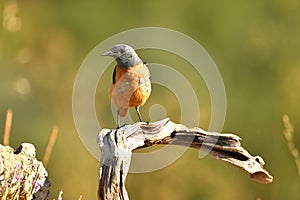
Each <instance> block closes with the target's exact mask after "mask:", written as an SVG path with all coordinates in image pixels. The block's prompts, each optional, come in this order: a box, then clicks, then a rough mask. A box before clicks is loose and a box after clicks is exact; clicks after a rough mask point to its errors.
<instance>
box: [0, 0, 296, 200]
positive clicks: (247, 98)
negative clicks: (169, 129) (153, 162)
mask: <svg viewBox="0 0 300 200" xmlns="http://www.w3.org/2000/svg"><path fill="white" fill-rule="evenodd" d="M0 12H1V17H0V19H1V32H0V34H1V35H0V80H1V82H0V83H1V84H0V122H1V123H0V130H1V131H0V136H1V138H2V136H3V131H2V130H4V124H5V115H6V111H7V109H8V108H12V109H13V112H14V114H13V125H12V131H11V146H13V147H17V146H18V145H19V144H20V143H22V142H31V143H33V144H35V146H36V148H37V154H38V158H39V159H42V158H43V154H44V151H45V148H46V144H47V141H48V137H49V135H50V131H51V128H52V127H53V125H57V126H58V127H59V134H58V137H57V140H56V144H55V147H54V150H53V153H52V157H51V159H50V162H49V164H48V166H47V170H48V172H49V176H50V179H51V182H52V187H51V197H52V198H55V197H56V196H57V195H58V193H59V190H60V189H61V188H63V190H64V199H78V197H79V196H80V195H83V199H96V191H97V179H98V170H99V162H98V161H97V160H96V159H95V158H93V157H92V156H91V155H90V154H89V153H88V152H87V150H86V149H85V148H84V146H83V145H82V143H81V141H80V139H79V137H78V134H77V132H76V129H75V125H74V122H73V118H72V89H73V83H74V80H75V77H76V73H77V70H78V69H79V67H80V64H81V62H82V61H83V60H84V58H85V57H86V56H87V55H88V53H89V52H90V51H91V50H92V49H93V48H94V47H95V46H96V45H97V44H99V43H100V42H101V41H103V40H104V39H106V38H108V37H110V36H111V35H113V34H116V33H119V32H121V31H125V30H128V29H132V28H137V27H144V26H156V27H164V28H169V29H174V30H177V31H179V32H182V33H184V34H187V35H189V36H190V37H192V38H193V39H195V40H196V41H197V42H199V43H200V44H201V45H203V47H204V48H205V49H206V50H207V51H208V53H209V54H210V55H211V57H212V58H213V60H214V61H215V62H216V64H217V66H218V67H219V70H220V72H221V75H222V77H223V80H224V84H225V88H226V94H227V116H226V121H225V126H224V129H223V131H224V132H233V133H236V134H238V135H239V136H240V137H242V138H243V141H242V142H243V146H244V147H245V148H246V149H248V150H249V152H250V153H251V154H253V155H257V154H259V155H261V156H262V157H263V158H264V160H265V162H266V165H265V167H266V168H267V170H269V171H270V172H271V174H272V175H273V176H274V182H273V183H271V184H269V185H261V184H258V183H256V182H253V181H251V180H250V179H249V177H248V175H247V174H246V173H245V172H243V171H242V170H240V169H237V168H235V167H232V166H230V165H229V164H227V163H223V162H220V161H218V160H215V159H213V158H211V157H206V158H205V159H198V151H196V150H188V151H187V152H186V153H185V154H184V156H182V157H181V158H180V159H179V160H178V161H176V162H175V163H174V164H172V165H171V166H169V167H166V168H164V169H162V170H160V171H156V172H151V173H146V174H129V176H128V179H127V184H126V186H127V189H128V192H129V195H130V197H131V199H145V200H147V199H149V200H150V199H173V200H177V199H190V200H192V199H193V200H194V199H195V200H196V199H197V200H198V199H205V200H210V199H224V200H232V199H247V200H248V199H249V200H250V199H251V200H253V199H262V200H265V199H272V200H273V199H278V200H279V199H292V200H293V199H295V200H296V199H300V177H299V175H298V173H297V168H296V165H295V162H294V159H293V157H292V156H291V154H290V152H289V150H288V147H287V143H286V141H285V139H284V136H283V134H282V130H283V124H282V120H281V118H282V115H283V114H288V115H289V116H290V118H291V120H292V121H293V123H294V124H295V127H296V135H295V139H294V142H295V146H296V147H297V148H299V149H300V133H299V132H297V130H299V129H300V128H299V127H300V112H299V107H300V1H299V0H287V1H284V0H268V1H238V0H233V1H223V2H222V1H216V0H212V1H196V0H194V1H191V0H186V1H181V2H180V1H171V0H165V1H159V0H152V1H137V0H132V1H96V0H90V1H78V0H73V1H34V0H26V1H17V0H1V2H0ZM145 39H146V38H145ZM140 54H141V56H142V57H143V58H145V60H147V61H151V62H157V63H159V62H166V63H168V64H169V65H170V66H172V65H173V64H174V68H176V67H178V69H179V68H180V66H178V65H179V64H182V65H184V64H185V63H184V62H183V61H178V62H175V61H176V58H174V60H175V61H174V60H173V59H172V61H170V59H171V58H173V57H174V56H172V55H166V54H165V53H164V52H161V53H156V54H155V53H153V52H151V51H146V50H145V51H141V52H140ZM112 67H113V66H111V67H110V68H109V69H108V70H107V71H106V73H107V76H105V77H104V78H103V79H101V80H100V82H99V84H102V87H99V91H97V92H98V93H97V97H96V100H97V101H96V102H99V104H97V105H96V108H97V115H98V117H99V121H101V122H102V124H101V125H102V126H104V127H109V128H114V127H115V123H114V121H113V119H112V117H111V116H112V115H111V111H110V102H109V99H108V97H107V88H108V87H109V84H110V77H111V73H112V69H113V68H112ZM181 67H184V66H181ZM181 69H182V68H181ZM186 73H187V76H189V77H191V75H192V74H193V73H192V72H186ZM189 74H190V75H189ZM198 78H199V82H201V84H200V86H199V87H197V84H196V83H197V78H193V80H191V81H193V86H194V87H195V90H196V91H197V95H198V97H199V98H200V99H201V103H200V105H201V121H200V123H199V126H201V127H202V128H204V129H207V128H208V124H209V119H210V111H211V110H210V102H209V94H207V90H206V88H205V84H204V83H203V81H202V79H201V77H200V76H199V77H198ZM202 89H203V90H202ZM201 91H205V92H203V93H204V95H202V94H201ZM202 97H203V98H202ZM168 98H172V94H171V93H170V92H169V91H168V90H166V89H164V88H160V87H158V86H157V87H154V88H153V93H152V96H151V98H150V99H149V101H148V103H147V104H146V105H145V106H144V107H143V108H142V109H141V110H142V114H143V115H146V116H147V109H148V108H149V107H150V106H151V105H152V104H154V103H161V104H162V105H165V109H166V111H167V112H168V116H169V117H171V119H172V120H175V121H178V120H180V119H179V118H178V116H179V114H180V111H179V110H178V109H177V106H178V104H177V103H176V102H175V103H174V105H170V103H169V104H168V100H164V99H168ZM187 98H188V97H187ZM100 101H101V103H100ZM131 114H132V116H133V118H135V115H134V113H133V112H131ZM105 116H106V117H105ZM107 116H108V117H107ZM148 118H149V116H148ZM135 119H136V118H135ZM96 134H97V133H95V137H96Z"/></svg>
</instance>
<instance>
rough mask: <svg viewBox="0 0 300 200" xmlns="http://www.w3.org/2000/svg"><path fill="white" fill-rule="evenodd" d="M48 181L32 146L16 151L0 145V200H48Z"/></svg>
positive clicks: (19, 148) (28, 145)
mask: <svg viewBox="0 0 300 200" xmlns="http://www.w3.org/2000/svg"><path fill="white" fill-rule="evenodd" d="M49 188H50V181H49V179H48V173H47V171H46V169H45V168H44V166H43V164H42V162H40V161H38V160H37V159H36V152H35V148H34V146H33V145H32V144H29V143H23V144H21V145H20V147H18V148H17V149H16V150H13V148H11V147H9V146H3V145H1V144H0V199H7V200H9V199H26V200H31V199H34V200H47V199H49Z"/></svg>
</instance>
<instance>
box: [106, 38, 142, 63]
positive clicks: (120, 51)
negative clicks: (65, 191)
mask: <svg viewBox="0 0 300 200" xmlns="http://www.w3.org/2000/svg"><path fill="white" fill-rule="evenodd" d="M102 56H111V57H113V58H114V59H115V60H116V61H117V63H118V66H119V67H120V68H127V67H131V66H135V65H137V64H139V63H141V62H142V60H141V59H140V58H139V56H138V55H137V53H136V52H135V51H134V49H133V48H132V47H131V46H129V45H127V44H117V45H116V46H114V47H113V48H112V49H111V50H109V51H107V52H105V53H103V54H102Z"/></svg>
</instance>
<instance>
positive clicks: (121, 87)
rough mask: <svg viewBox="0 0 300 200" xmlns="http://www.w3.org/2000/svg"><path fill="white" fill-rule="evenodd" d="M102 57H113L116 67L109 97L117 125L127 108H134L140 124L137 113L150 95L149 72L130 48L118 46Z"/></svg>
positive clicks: (123, 45)
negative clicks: (115, 110)
mask: <svg viewBox="0 0 300 200" xmlns="http://www.w3.org/2000/svg"><path fill="white" fill-rule="evenodd" d="M102 56H111V57H113V58H114V59H115V60H116V62H117V65H116V66H115V68H114V72H113V77H112V85H111V86H110V88H109V97H110V99H111V101H112V102H113V104H114V105H115V106H116V108H117V123H118V127H120V117H124V116H125V115H126V114H127V112H128V109H129V107H135V109H136V112H137V115H138V118H139V120H140V122H142V117H141V114H140V111H139V108H140V106H142V105H144V104H145V102H146V101H147V99H148V98H149V96H150V93H151V82H150V72H149V69H148V66H147V64H146V63H144V62H143V61H142V60H141V59H140V58H139V56H138V55H137V53H136V52H135V51H134V49H133V48H132V47H130V46H129V45H126V44H118V45H116V46H114V47H113V48H112V49H111V50H109V51H108V52H105V53H103V54H102Z"/></svg>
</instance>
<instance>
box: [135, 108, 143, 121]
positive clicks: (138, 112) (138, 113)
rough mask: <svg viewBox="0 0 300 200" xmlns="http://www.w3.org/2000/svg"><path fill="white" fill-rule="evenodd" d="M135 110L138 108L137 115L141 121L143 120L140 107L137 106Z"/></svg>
mask: <svg viewBox="0 0 300 200" xmlns="http://www.w3.org/2000/svg"><path fill="white" fill-rule="evenodd" d="M135 110H136V113H137V115H138V117H139V120H140V122H142V121H143V120H142V116H141V113H140V107H139V106H136V107H135Z"/></svg>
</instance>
